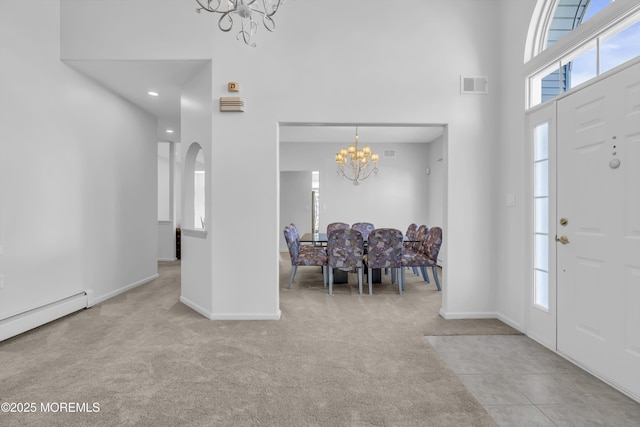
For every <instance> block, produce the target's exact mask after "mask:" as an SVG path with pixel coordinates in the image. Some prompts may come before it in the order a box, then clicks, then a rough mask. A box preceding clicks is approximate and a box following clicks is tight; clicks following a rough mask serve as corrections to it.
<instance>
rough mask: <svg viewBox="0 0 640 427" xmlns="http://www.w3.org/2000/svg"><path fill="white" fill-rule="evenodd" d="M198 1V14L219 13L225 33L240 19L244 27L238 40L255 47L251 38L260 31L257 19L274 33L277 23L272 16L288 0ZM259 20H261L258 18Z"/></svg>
mask: <svg viewBox="0 0 640 427" xmlns="http://www.w3.org/2000/svg"><path fill="white" fill-rule="evenodd" d="M204 1H205V0H196V2H198V4H199V5H200V7H199V8H197V9H196V12H198V13H200V12H201V11H203V10H204V11H207V12H212V13H219V14H220V15H221V16H220V19H219V20H218V28H220V30H222V31H224V32H225V33H226V32H228V31H231V29H232V28H233V19H234V18H239V19H240V22H241V25H242V27H241V28H240V31H239V32H238V35H237V36H236V39H238V40H240V36H242V40H244V42H245V44H248V45H249V46H252V47H255V46H256V44H255V43H252V42H251V38H252V37H253V35H254V34H255V33H256V31H258V24H257V23H256V21H254V18H255V17H258V16H260V17H262V24H263V25H264V27H265V28H266V29H267V30H269V31H273V30H275V29H276V23H275V22H274V21H273V18H272V16H273V15H275V14H276V12H277V11H278V8H279V7H280V5H281V4H283V3H284V2H285V1H286V0H261V1H260V2H258V0H226V1H225V0H206V2H207V4H206V5H205V4H204ZM258 19H259V18H258Z"/></svg>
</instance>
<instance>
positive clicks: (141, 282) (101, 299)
mask: <svg viewBox="0 0 640 427" xmlns="http://www.w3.org/2000/svg"><path fill="white" fill-rule="evenodd" d="M158 277H160V275H159V274H158V273H156V274H152V275H151V276H149V277H146V278H144V279H142V280H138V281H137V282H133V283H131V284H128V285H126V286H123V287H121V288H120V289H116V290H115V291H112V292H109V293H108V294H104V295H102V296H100V297H98V298H95V299H93V301H90V303H91V305H89V307H92V306H94V305H96V304H100V303H101V302H104V301H106V300H108V299H110V298H113V297H115V296H116V295H120V294H122V293H124V292H127V291H129V290H131V289H133V288H137V287H138V286H141V285H144V284H145V283H149V282H150V281H152V280H155V279H157V278H158ZM87 292H90V293H91V294H93V290H88V291H87Z"/></svg>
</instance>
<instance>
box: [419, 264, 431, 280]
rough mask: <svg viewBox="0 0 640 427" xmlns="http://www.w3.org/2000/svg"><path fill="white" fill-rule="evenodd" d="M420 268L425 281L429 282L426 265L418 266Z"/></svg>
mask: <svg viewBox="0 0 640 427" xmlns="http://www.w3.org/2000/svg"><path fill="white" fill-rule="evenodd" d="M420 270H422V277H423V278H424V281H425V282H427V283H431V282H430V281H429V275H428V274H427V267H420Z"/></svg>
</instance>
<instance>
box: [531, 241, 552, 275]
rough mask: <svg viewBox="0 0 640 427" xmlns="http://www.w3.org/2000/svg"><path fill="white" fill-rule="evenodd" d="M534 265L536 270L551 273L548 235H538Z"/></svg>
mask: <svg viewBox="0 0 640 427" xmlns="http://www.w3.org/2000/svg"><path fill="white" fill-rule="evenodd" d="M533 264H534V265H533V267H534V268H536V269H539V270H544V271H549V236H548V235H546V234H536V248H535V254H534V260H533Z"/></svg>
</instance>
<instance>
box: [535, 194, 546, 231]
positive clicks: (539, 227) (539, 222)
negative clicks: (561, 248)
mask: <svg viewBox="0 0 640 427" xmlns="http://www.w3.org/2000/svg"><path fill="white" fill-rule="evenodd" d="M535 209H536V210H535V217H536V229H535V232H536V233H545V234H546V233H549V199H548V198H546V197H545V198H541V199H536V207H535Z"/></svg>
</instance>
